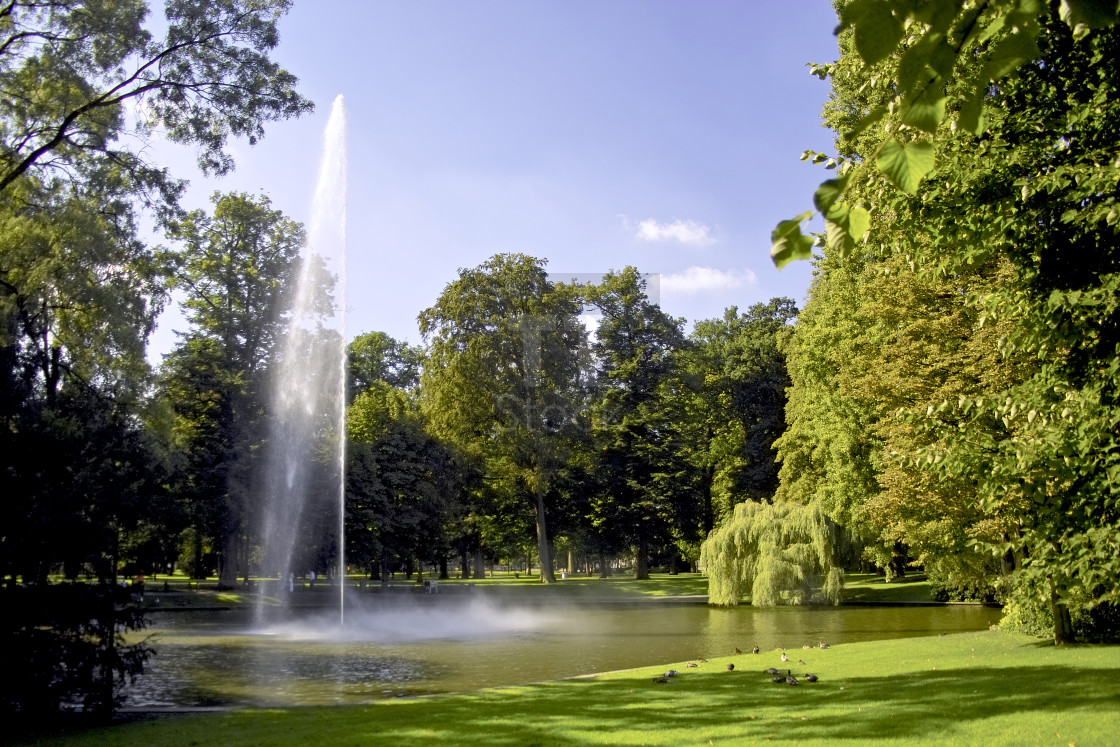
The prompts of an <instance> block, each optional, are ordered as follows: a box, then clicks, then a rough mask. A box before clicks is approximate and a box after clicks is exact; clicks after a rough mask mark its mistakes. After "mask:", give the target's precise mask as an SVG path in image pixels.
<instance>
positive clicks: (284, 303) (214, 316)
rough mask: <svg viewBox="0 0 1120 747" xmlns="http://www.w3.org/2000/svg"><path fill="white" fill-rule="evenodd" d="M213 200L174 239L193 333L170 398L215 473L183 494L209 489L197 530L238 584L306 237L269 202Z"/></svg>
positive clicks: (231, 197)
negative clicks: (206, 533)
mask: <svg viewBox="0 0 1120 747" xmlns="http://www.w3.org/2000/svg"><path fill="white" fill-rule="evenodd" d="M212 201H213V203H214V213H213V216H210V215H207V214H206V213H205V212H203V211H201V210H197V211H194V212H192V213H190V214H189V215H187V216H186V217H185V218H184V219H183V220H181V221H178V222H176V223H175V224H174V226H173V228H172V230H171V232H170V236H171V237H172V238H173V239H176V240H177V241H179V242H181V244H182V249H181V251H180V252H178V253H177V254H175V255H174V256H173V257H172V262H173V263H174V264H175V267H176V275H175V277H176V282H177V284H178V286H179V287H180V288H182V289H183V290H184V292H185V293H186V300H185V302H184V305H185V307H186V309H187V315H188V319H189V321H190V322H191V325H192V329H191V330H190V331H189V332H188V333H187V334H186V335H185V337H184V340H183V341H182V342H181V343H180V344H179V347H178V348H177V350H176V352H175V353H174V354H173V356H172V358H171V363H172V365H171V366H170V367H169V371H168V373H169V379H168V381H167V387H168V389H167V391H169V392H177V393H178V395H179V396H177V397H176V398H174V399H172V400H171V404H172V407H173V408H175V410H176V411H177V413H178V415H179V419H180V425H179V429H180V431H181V432H182V433H183V436H184V438H187V439H188V441H189V442H190V443H192V444H193V445H194V447H195V448H199V449H201V451H200V452H198V453H195V454H193V455H192V456H190V458H189V461H190V462H193V463H195V466H196V467H202V466H208V467H209V469H208V471H207V473H206V474H207V476H206V477H199V476H194V477H189V478H186V482H184V483H183V485H184V487H186V485H187V483H197V482H198V481H199V480H203V481H206V482H207V483H208V484H207V485H206V486H202V485H199V486H198V487H199V489H200V492H199V493H198V494H197V495H194V496H190V497H188V498H187V500H188V502H190V501H195V500H197V501H198V502H199V503H200V506H207V507H208V508H205V509H200V510H201V511H202V515H205V516H208V517H211V520H209V521H205V522H202V523H200V524H199V527H202V526H205V527H206V528H207V529H209V530H210V531H212V532H218V534H216V535H212V536H211V539H212V540H213V541H214V542H215V543H216V544H217V545H218V546H219V547H221V548H222V551H221V560H222V563H221V570H222V576H223V578H225V579H232V578H233V576H234V569H235V568H237V567H240V568H241V570H243V571H244V572H246V573H247V572H248V567H247V564H246V559H247V555H246V553H247V551H248V541H249V532H250V527H251V526H252V523H251V521H250V520H251V518H252V516H251V511H252V508H253V506H252V504H251V502H250V492H249V491H250V486H251V485H252V483H253V477H254V474H253V472H254V469H255V467H256V465H254V463H253V456H254V454H255V452H256V447H257V446H258V445H259V444H260V443H261V441H262V439H263V438H264V432H263V428H264V424H265V418H266V416H267V412H266V402H267V397H268V392H269V388H268V381H267V376H266V374H267V366H268V364H269V361H270V358H271V357H272V356H273V354H274V353H275V351H276V348H277V346H278V344H279V342H280V340H281V337H282V335H283V334H284V329H285V321H286V316H287V312H288V310H289V308H288V307H289V304H290V297H289V296H290V293H291V288H290V286H291V283H290V281H291V280H292V278H293V277H294V276H295V274H296V272H297V271H298V264H299V253H300V248H301V246H302V245H303V242H304V231H303V228H302V227H301V226H300V225H299V224H298V223H296V222H294V221H292V220H290V219H288V218H286V217H284V215H283V214H282V213H281V212H279V211H277V210H273V209H272V207H271V205H270V203H269V201H268V198H266V197H259V198H253V197H251V196H249V195H245V194H228V195H220V194H215V195H214V196H213V198H212ZM325 292H326V290H325V289H324V293H325ZM199 439H201V440H199ZM214 480H218V483H216V484H215V483H213V481H214ZM215 490H216V491H218V493H220V495H221V496H222V497H221V501H222V502H223V503H224V505H223V506H221V508H220V509H219V508H218V507H217V506H216V505H215V495H214V491H215ZM192 513H196V514H197V513H198V512H197V511H193V512H192ZM218 516H220V517H222V520H221V522H220V523H217V522H215V521H214V520H213V519H214V518H216V517H218Z"/></svg>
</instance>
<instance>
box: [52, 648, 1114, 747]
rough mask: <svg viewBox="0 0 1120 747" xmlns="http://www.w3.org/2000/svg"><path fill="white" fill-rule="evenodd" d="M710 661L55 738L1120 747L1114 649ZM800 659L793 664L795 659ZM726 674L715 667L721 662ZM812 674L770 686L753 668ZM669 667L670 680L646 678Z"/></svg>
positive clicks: (877, 651) (877, 652) (849, 653)
mask: <svg viewBox="0 0 1120 747" xmlns="http://www.w3.org/2000/svg"><path fill="white" fill-rule="evenodd" d="M788 653H789V655H790V658H791V660H792V661H791V663H790V664H786V665H783V664H782V662H781V661H780V659H779V652H777V651H767V652H763V653H761V654H758V655H751V654H745V655H739V656H735V657H730V658H724V659H718V660H716V659H713V660H711V661H709V662H705V663H701V664H700V665H699V666H697V667H693V668H690V667H687V666H686V664H687V663H686V662H671V663H667V664H666V665H665V666H664V667H657V668H647V669H638V670H631V671H626V672H615V673H607V674H601V675H597V676H594V677H586V678H580V679H573V680H564V681H559V682H549V683H542V684H537V685H529V686H522V687H509V688H499V689H491V690H482V691H478V692H473V693H466V694H461V695H442V696H434V697H428V698H418V699H414V700H398V701H384V702H380V703H376V704H373V705H368V706H353V707H337V708H285V709H271V710H247V711H231V712H224V713H207V714H196V715H189V716H164V717H159V718H154V719H149V720H144V721H140V722H135V723H129V724H123V725H118V726H112V727H105V728H100V729H93V730H88V731H83V732H81V733H71V734H61V733H56V734H53V735H44V736H42V737H40V739H39V741H38V742H35V740H31V742H32V743H41V744H47V743H49V744H59V745H134V744H159V745H192V744H197V745H209V744H223V745H272V744H278V745H279V744H299V743H314V744H316V745H317V746H319V747H325V746H326V745H352V744H392V745H408V744H436V743H438V744H455V745H476V744H477V745H527V744H548V745H593V744H619V745H622V744H625V745H636V744H667V745H678V744H708V743H713V744H715V743H721V742H722V743H732V742H754V741H763V740H776V741H791V742H797V743H799V744H828V743H835V742H836V741H837V740H848V741H849V742H850V743H858V744H877V743H882V744H888V743H889V744H934V743H936V744H985V745H987V744H1061V745H1070V744H1076V745H1115V744H1120V647H1117V646H1075V647H1054V646H1051V645H1048V644H1046V643H1045V642H1041V641H1038V640H1037V639H1033V638H1028V637H1026V636H1020V635H1014V634H1009V633H1003V632H997V631H988V632H983V633H968V634H961V635H951V636H943V637H932V638H910V639H904V640H894V641H877V642H871V643H853V644H846V645H838V646H833V647H832V648H830V649H827V650H822V649H804V650H803V649H797V650H791V651H789V652H788ZM799 658H800V659H804V660H805V664H804V665H799V664H796V663H794V662H796V661H797V660H798V659H799ZM728 663H734V664H735V669H734V670H733V671H728V669H727V664H728ZM769 666H775V667H782V668H783V669H784V668H786V667H791V668H792V669H793V670H794V672H795V673H796V674H802V673H804V672H813V673H815V674H817V675H818V676H819V677H820V681H819V682H817V683H814V684H809V683H804V684H801V685H799V686H796V687H792V686H787V685H776V684H773V683H772V682H771V681H770V678H769V677H768V676H767V675H764V674H762V670H763V669H765V668H766V667H769ZM667 668H674V669H677V670H679V671H680V675H679V676H677V677H673V678H671V679H670V681H669V682H668V683H659V682H655V681H654V679H653V678H654V677H655V675H658V674H660V673H662V672H664V671H665V669H667Z"/></svg>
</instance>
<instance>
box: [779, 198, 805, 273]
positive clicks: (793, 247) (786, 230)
mask: <svg viewBox="0 0 1120 747" xmlns="http://www.w3.org/2000/svg"><path fill="white" fill-rule="evenodd" d="M812 216H813V213H812V211H805V212H804V213H802V214H801V215H799V216H797V217H796V218H790V219H789V220H784V221H782V222H781V223H779V224H778V225H777V227H776V228H775V229H774V230H773V231H772V232H771V233H770V241H771V242H773V243H772V244H771V246H770V259H771V260H773V262H774V266H775V267H777V268H778V269H779V270H780V269H782V268H783V267H785V266H786V265H788V264H789V263H790V262H792V261H794V260H795V259H809V258H810V257H812V256H813V239H812V238H811V237H809V236H805V235H804V234H802V233H801V224H802V223H803V222H804V221H807V220H809V218H811V217H812Z"/></svg>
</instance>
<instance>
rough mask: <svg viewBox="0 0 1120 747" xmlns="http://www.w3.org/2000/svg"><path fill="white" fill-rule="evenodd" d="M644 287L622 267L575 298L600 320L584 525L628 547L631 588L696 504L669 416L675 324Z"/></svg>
mask: <svg viewBox="0 0 1120 747" xmlns="http://www.w3.org/2000/svg"><path fill="white" fill-rule="evenodd" d="M645 287H646V284H645V280H644V279H643V278H642V276H641V274H640V273H639V272H638V271H637V269H635V268H633V267H627V268H625V269H623V270H621V271H619V272H610V273H608V274H606V275H604V276H603V279H602V281H601V282H600V283H598V284H595V285H592V286H589V287H587V288H586V289H585V290H584V293H585V297H586V301H587V303H588V304H589V305H590V306H592V307H594V308H595V309H596V310H597V311H598V312H599V313H600V314H601V320H600V322H599V326H598V328H597V330H596V334H595V341H594V342H593V344H592V346H591V348H592V354H593V355H594V361H595V366H594V370H595V373H596V380H595V382H594V395H593V401H592V414H591V440H592V443H593V445H594V448H595V449H596V450H597V452H598V457H597V465H596V473H597V474H598V480H597V481H596V486H595V496H594V498H593V500H592V505H591V508H592V512H593V523H594V525H595V526H596V527H598V528H599V531H600V532H602V533H605V534H608V535H611V536H612V537H613V539H615V540H616V541H617V540H622V541H624V542H627V543H630V544H631V545H632V546H633V547H635V548H636V550H637V562H636V563H635V569H634V574H635V578H639V579H644V578H649V569H648V558H649V554H650V548H651V543H660V544H668V543H670V542H671V541H672V539H673V535H674V530H676V533H677V535H678V536H680V535H681V534H682V532H681V530H682V529H683V528H684V527H683V522H682V521H681V519H683V518H684V516H685V515H687V514H689V513H691V511H692V509H694V508H695V506H696V504H697V502H698V501H697V500H696V488H697V485H696V480H695V479H694V475H693V474H691V473H692V470H691V468H690V465H689V464H688V463H687V461H686V460H685V459H684V455H683V451H682V449H681V446H682V443H681V441H682V439H681V438H680V437H679V436H680V425H681V422H680V418H679V417H677V414H676V413H674V412H673V410H672V408H671V405H672V404H673V403H674V402H675V400H676V398H679V397H680V396H681V394H682V393H683V388H684V386H683V383H682V382H681V380H680V378H679V376H678V368H677V358H676V353H677V351H678V350H680V349H681V348H682V347H683V346H684V344H685V338H684V334H683V333H682V331H681V326H682V321H681V320H679V319H673V318H671V317H669V316H668V315H667V314H665V312H663V311H662V310H661V308H660V307H659V306H658V305H657V304H656V303H653V302H651V301H650V299H649V297H648V296H647V295H646V291H645ZM690 523H691V522H690ZM694 533H695V529H692V530H691V531H688V530H686V531H684V532H683V534H684V535H691V534H694Z"/></svg>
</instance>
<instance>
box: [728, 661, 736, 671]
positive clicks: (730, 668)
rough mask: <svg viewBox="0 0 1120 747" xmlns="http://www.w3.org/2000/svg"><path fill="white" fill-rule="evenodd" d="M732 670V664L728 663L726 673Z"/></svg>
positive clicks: (733, 665)
mask: <svg viewBox="0 0 1120 747" xmlns="http://www.w3.org/2000/svg"><path fill="white" fill-rule="evenodd" d="M734 668H735V664H734V662H729V663H728V665H727V671H728V672H730V671H731V670H732V669H734Z"/></svg>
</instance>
